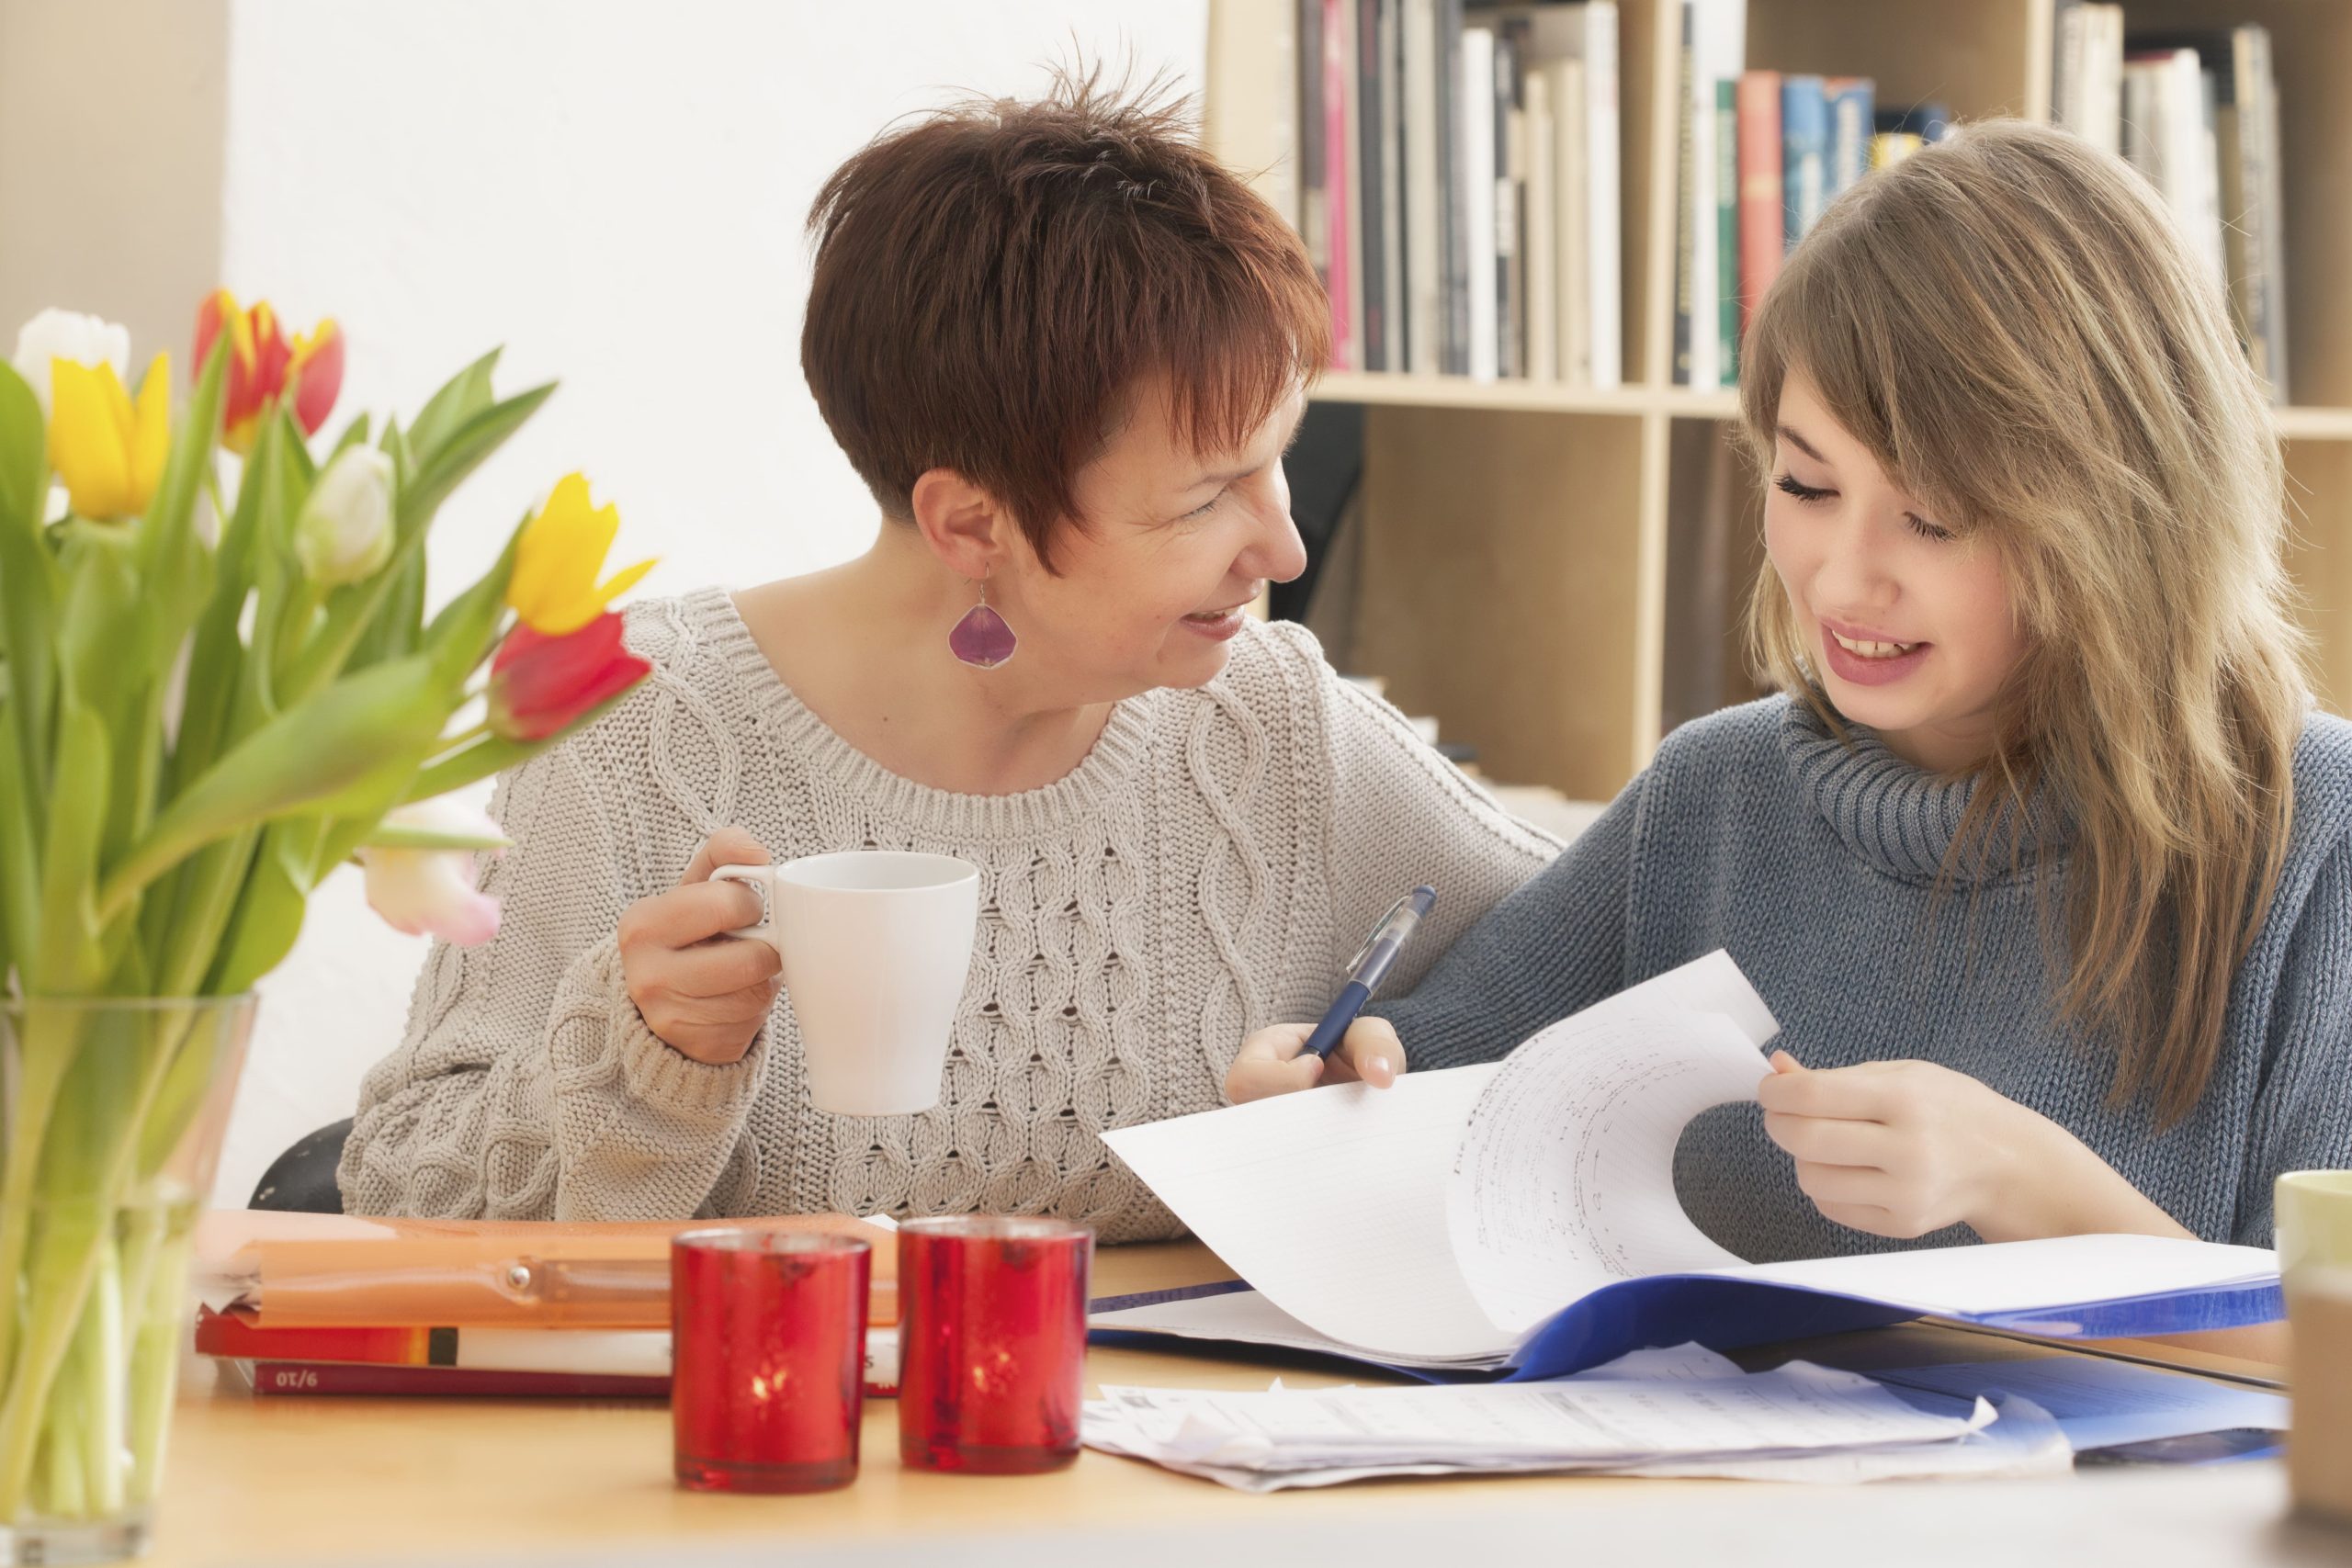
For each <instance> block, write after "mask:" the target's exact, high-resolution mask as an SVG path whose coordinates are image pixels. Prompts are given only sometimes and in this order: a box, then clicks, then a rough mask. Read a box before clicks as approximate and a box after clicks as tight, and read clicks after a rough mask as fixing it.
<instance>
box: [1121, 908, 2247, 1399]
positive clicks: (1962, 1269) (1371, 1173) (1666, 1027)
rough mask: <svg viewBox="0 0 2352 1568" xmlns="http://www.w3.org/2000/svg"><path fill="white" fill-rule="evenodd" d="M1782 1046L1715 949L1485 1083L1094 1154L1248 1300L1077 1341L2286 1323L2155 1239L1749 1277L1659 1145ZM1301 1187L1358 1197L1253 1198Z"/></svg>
mask: <svg viewBox="0 0 2352 1568" xmlns="http://www.w3.org/2000/svg"><path fill="white" fill-rule="evenodd" d="M1778 1028H1779V1026H1778V1024H1777V1022H1776V1021H1774V1019H1773V1017H1772V1015H1771V1012H1770V1009H1769V1008H1768V1007H1767V1006H1766V1005H1765V1003H1764V1000H1763V998H1760V997H1758V995H1757V994H1756V992H1755V990H1754V988H1753V987H1750V986H1749V985H1748V983H1747V979H1746V977H1745V976H1742V975H1741V973H1740V971H1739V969H1738V966H1737V965H1736V964H1734V963H1733V962H1732V960H1731V959H1730V957H1729V956H1728V955H1726V954H1724V953H1720V952H1718V953H1711V954H1709V955H1707V956H1706V957H1704V958H1701V959H1698V960H1696V961H1694V962H1692V963H1691V964H1684V965H1683V966H1681V967H1680V968H1678V969H1674V970H1669V971H1668V972H1667V973H1665V974H1663V975H1660V976H1656V977H1654V978H1652V979H1649V980H1646V981H1644V982H1643V983H1641V984H1640V985H1637V986H1634V987H1630V988H1629V989H1627V990H1625V991H1623V992H1621V993H1620V994H1619V995H1618V996H1616V997H1614V998H1611V999H1610V1000H1608V1001H1604V1002H1601V1003H1600V1004H1599V1005H1597V1006H1594V1007H1591V1008H1588V1009H1586V1010H1584V1011H1582V1012H1579V1013H1577V1014H1575V1015H1573V1016H1571V1017H1569V1018H1566V1019H1563V1020H1561V1021H1558V1022H1556V1023H1554V1024H1551V1025H1549V1026H1547V1027H1546V1028H1544V1029H1543V1030H1541V1031H1539V1032H1536V1033H1535V1034H1533V1035H1532V1036H1531V1037H1530V1038H1529V1039H1527V1040H1526V1041H1524V1042H1522V1043H1520V1044H1519V1045H1518V1047H1517V1048H1516V1049H1514V1050H1513V1051H1512V1052H1511V1053H1510V1055H1508V1056H1506V1057H1505V1058H1504V1059H1503V1060H1502V1061H1501V1062H1499V1063H1488V1064H1483V1065H1479V1066H1468V1067H1452V1068H1445V1069H1442V1070H1438V1071H1428V1072H1419V1073H1408V1074H1407V1075H1406V1076H1405V1077H1402V1078H1400V1079H1398V1080H1397V1085H1396V1087H1395V1088H1392V1089H1366V1088H1365V1087H1364V1086H1363V1085H1356V1084H1349V1085H1341V1086H1339V1087H1337V1088H1333V1089H1321V1090H1317V1092H1315V1093H1313V1094H1295V1095H1281V1096H1277V1097H1275V1098H1273V1099H1271V1100H1256V1101H1253V1102H1251V1103H1250V1104H1247V1105H1239V1106H1234V1107H1231V1108H1228V1109H1227V1110H1222V1111H1205V1112H1202V1113H1200V1114H1197V1115H1193V1116H1180V1117H1174V1118H1171V1119H1170V1120H1168V1121H1163V1122H1152V1123H1149V1124H1148V1125H1144V1126H1137V1127H1126V1128H1121V1129H1117V1130H1115V1131H1114V1132H1111V1133H1108V1134H1105V1135H1104V1136H1105V1138H1106V1140H1107V1141H1108V1142H1109V1143H1110V1145H1112V1147H1113V1149H1114V1151H1115V1152H1116V1153H1117V1154H1118V1156H1120V1158H1121V1159H1123V1160H1125V1162H1126V1164H1127V1166H1128V1168H1130V1169H1132V1170H1134V1171H1135V1173H1136V1175H1137V1176H1138V1177H1139V1178H1141V1179H1142V1180H1143V1181H1144V1183H1145V1184H1146V1185H1147V1186H1148V1187H1149V1188H1150V1189H1151V1190H1152V1191H1153V1193H1154V1194H1155V1195H1157V1196H1158V1197H1159V1200H1160V1201H1162V1202H1163V1203H1165V1204H1166V1205H1167V1206H1168V1208H1169V1209H1170V1212H1171V1213H1174V1214H1175V1215H1176V1216H1177V1217H1178V1218H1179V1219H1180V1220H1182V1222H1183V1223H1184V1224H1185V1225H1186V1226H1187V1227H1188V1228H1190V1229H1191V1230H1192V1232H1193V1235H1196V1236H1198V1237H1199V1238H1200V1239H1201V1240H1202V1241H1203V1242H1204V1243H1205V1244H1206V1245H1207V1246H1208V1247H1211V1248H1212V1249H1213V1250H1214V1251H1215V1252H1216V1255H1217V1256H1218V1257H1219V1258H1222V1259H1223V1260H1224V1261H1225V1262H1226V1263H1227V1264H1228V1265H1230V1266H1231V1267H1232V1268H1233V1269H1235V1270H1236V1271H1237V1272H1238V1274H1239V1275H1240V1276H1241V1281H1246V1283H1242V1282H1241V1281H1236V1282H1231V1283H1228V1284H1227V1285H1225V1286H1223V1287H1221V1288H1220V1287H1210V1288H1208V1289H1206V1290H1196V1291H1193V1292H1169V1293H1166V1294H1165V1295H1163V1296H1162V1297H1161V1298H1160V1299H1158V1300H1154V1301H1148V1302H1144V1303H1137V1304H1136V1305H1133V1306H1126V1307H1117V1308H1114V1307H1113V1306H1112V1304H1111V1303H1104V1306H1103V1310H1098V1311H1097V1312H1096V1313H1095V1314H1093V1316H1092V1317H1091V1323H1092V1325H1093V1327H1094V1329H1095V1330H1096V1332H1097V1333H1098V1335H1099V1334H1103V1333H1106V1332H1108V1333H1117V1332H1125V1333H1128V1334H1136V1335H1154V1336H1166V1335H1173V1336H1179V1337H1194V1338H1201V1339H1212V1340H1224V1341H1227V1342H1233V1343H1253V1344H1264V1345H1272V1346H1280V1347H1283V1348H1289V1349H1295V1350H1313V1351H1318V1352H1321V1353H1324V1354H1329V1355H1338V1356H1345V1357H1351V1358H1353V1359H1360V1360H1365V1361H1371V1362H1375V1363H1378V1364H1381V1365H1385V1366H1389V1367H1394V1368H1397V1369H1400V1370H1408V1371H1419V1372H1421V1373H1423V1374H1425V1375H1430V1376H1434V1377H1441V1378H1442V1377H1462V1376H1464V1375H1484V1376H1497V1375H1499V1376H1502V1377H1506V1378H1509V1379H1512V1380H1537V1379H1544V1378H1551V1377H1559V1376H1563V1375H1566V1374H1569V1373H1573V1372H1576V1371H1582V1370H1584V1369H1586V1368H1589V1367H1592V1366H1596V1365H1600V1364H1601V1363H1604V1362H1607V1361H1609V1360H1611V1359H1615V1358H1616V1357H1618V1356H1621V1355H1623V1354H1625V1353H1627V1352H1628V1351H1631V1350H1634V1349H1638V1348H1645V1347H1658V1346H1674V1345H1679V1344H1681V1343H1684V1342H1686V1341H1696V1342H1698V1343H1700V1344H1702V1345H1705V1346H1707V1347H1709V1348H1713V1349H1717V1350H1722V1349H1732V1348H1741V1347H1745V1346H1750V1345H1759V1344H1767V1343H1771V1342H1775V1341H1780V1340H1786V1339H1791V1338H1797V1337H1808V1336H1812V1335H1817V1334H1827V1333H1836V1332H1840V1331H1844V1330H1849V1329H1854V1328H1861V1327H1873V1326H1883V1325H1890V1324H1894V1323H1899V1322H1903V1321H1906V1320H1908V1319H1912V1318H1917V1317H1922V1316H1935V1317H1944V1318H1951V1319H1955V1320H1958V1321H1960V1322H1962V1323H1966V1324H1973V1325H1978V1326H1982V1327H1986V1328H1993V1329H1996V1330H2001V1331H2005V1332H2010V1333H2016V1334H2021V1335H2039V1336H2041V1337H2051V1338H2100V1337H2126V1336H2136V1335H2156V1334H2177V1333H2184V1332H2191V1331H2195V1330H2199V1329H2208V1328H2222V1327H2234V1326H2242V1325H2251V1324H2257V1323H2269V1322H2274V1321H2277V1320H2278V1318H2279V1317H2281V1316H2282V1315H2283V1311H2282V1303H2281V1300H2280V1294H2279V1287H2278V1259H2277V1258H2276V1257H2275V1256H2274V1255H2273V1254H2272V1252H2271V1251H2270V1249H2268V1248H2267V1247H2263V1248H2256V1247H2233V1246H2226V1245H2222V1244H2219V1243H2212V1242H2202V1241H2192V1240H2187V1239H2176V1238H2172V1237H2165V1236H2153V1235H2082V1236H2060V1237H2052V1238H2046V1239H2041V1240H2034V1241H2021V1242H2006V1243H1995V1244H1985V1245H1975V1246H1964V1247H1922V1248H1915V1249H1911V1250H1907V1251H1891V1252H1890V1251H1881V1252H1862V1253H1857V1254H1853V1255H1849V1256H1843V1257H1835V1258H1810V1259H1797V1260H1787V1261H1774V1262H1747V1261H1744V1260H1742V1259H1741V1258H1738V1257H1736V1255H1734V1254H1733V1253H1731V1252H1729V1251H1728V1250H1726V1249H1725V1248H1724V1247H1723V1246H1722V1245H1721V1244H1720V1243H1719V1242H1717V1241H1716V1240H1714V1239H1713V1237H1711V1236H1709V1235H1707V1234H1706V1233H1705V1232H1703V1231H1702V1230H1701V1229H1700V1228H1699V1226H1698V1225H1697V1224H1696V1223H1694V1222H1693V1221H1692V1220H1691V1217H1690V1216H1689V1215H1688V1214H1687V1213H1684V1212H1683V1209H1682V1207H1681V1205H1680V1203H1679V1201H1677V1199H1676V1196H1675V1184H1674V1149H1675V1144H1676V1135H1677V1134H1678V1132H1679V1129H1680V1128H1681V1127H1683V1126H1684V1125H1685V1124H1686V1123H1687V1122H1689V1121H1690V1120H1691V1118H1692V1117H1694V1116H1696V1115H1698V1114H1700V1113H1702V1111H1706V1110H1708V1109H1710V1108H1712V1107H1713V1106H1716V1105H1722V1104H1733V1103H1741V1102H1747V1103H1753V1101H1754V1100H1755V1098H1756V1093H1757V1086H1758V1083H1759V1082H1760V1081H1761V1080H1762V1079H1763V1078H1764V1077H1766V1076H1767V1074H1768V1073H1769V1072H1770V1065H1769V1063H1768V1062H1767V1060H1766V1058H1765V1055H1764V1052H1763V1048H1764V1046H1765V1045H1767V1044H1768V1043H1770V1041H1771V1040H1772V1038H1773V1037H1774V1035H1775V1034H1776V1033H1777V1032H1778ZM1317 1185H1320V1186H1322V1187H1325V1188H1328V1189H1329V1190H1340V1191H1345V1192H1347V1193H1349V1194H1350V1195H1351V1199H1352V1201H1351V1202H1350V1203H1348V1204H1346V1205H1343V1206H1341V1207H1340V1209H1338V1210H1335V1209H1333V1208H1332V1206H1330V1205H1328V1204H1327V1205H1320V1206H1316V1205H1300V1204H1283V1203H1274V1204H1269V1203H1268V1202H1266V1201H1265V1194H1266V1193H1267V1192H1268V1191H1270V1190H1272V1191H1289V1190H1300V1189H1302V1188H1304V1187H1310V1186H1317Z"/></svg>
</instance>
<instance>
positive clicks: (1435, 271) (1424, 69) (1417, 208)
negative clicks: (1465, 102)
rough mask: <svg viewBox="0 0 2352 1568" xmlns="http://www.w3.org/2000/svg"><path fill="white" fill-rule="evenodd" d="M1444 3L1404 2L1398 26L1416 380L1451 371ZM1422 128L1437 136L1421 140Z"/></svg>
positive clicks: (1409, 315) (1408, 329) (1410, 336)
mask: <svg viewBox="0 0 2352 1568" xmlns="http://www.w3.org/2000/svg"><path fill="white" fill-rule="evenodd" d="M1437 28H1438V4H1437V0H1404V13H1403V16H1402V17H1401V18H1400V20H1399V24H1398V37H1397V54H1398V62H1397V82H1398V86H1399V89H1400V93H1401V96H1402V99H1403V113H1402V118H1401V122H1400V124H1401V131H1400V139H1399V140H1400V144H1399V152H1400V154H1401V156H1402V157H1403V160H1404V166H1405V180H1404V206H1403V208H1402V209H1401V210H1402V227H1403V230H1404V268H1405V276H1404V287H1405V307H1404V308H1405V366H1404V367H1405V368H1406V369H1407V370H1409V371H1411V372H1412V373H1413V374H1414V375H1416V376H1435V375H1438V374H1439V373H1441V372H1442V371H1443V370H1445V369H1446V368H1447V365H1446V346H1445V337H1446V332H1445V315H1446V278H1445V254H1446V248H1447V235H1446V229H1447V226H1448V220H1449V217H1450V213H1449V209H1448V208H1447V207H1446V206H1445V204H1443V203H1442V202H1441V200H1440V199H1439V193H1440V192H1441V191H1442V190H1443V189H1444V188H1445V177H1444V175H1443V170H1444V168H1445V166H1446V161H1447V155H1448V152H1449V142H1450V140H1451V139H1450V137H1449V136H1448V135H1447V133H1446V130H1445V122H1444V119H1443V118H1442V109H1441V107H1440V106H1441V105H1443V106H1447V107H1451V105H1452V103H1453V95H1452V94H1451V93H1450V92H1446V91H1445V90H1444V89H1443V86H1442V83H1441V81H1440V79H1439V75H1438V67H1439V60H1438V39H1437ZM1417 127H1427V128H1429V130H1430V134H1428V135H1415V134H1414V130H1415V128H1417Z"/></svg>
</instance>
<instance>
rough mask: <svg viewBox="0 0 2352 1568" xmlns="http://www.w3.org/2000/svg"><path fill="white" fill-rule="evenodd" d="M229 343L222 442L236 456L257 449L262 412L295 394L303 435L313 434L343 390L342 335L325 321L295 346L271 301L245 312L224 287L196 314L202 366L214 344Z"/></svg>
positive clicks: (256, 303) (214, 292)
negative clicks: (273, 402)
mask: <svg viewBox="0 0 2352 1568" xmlns="http://www.w3.org/2000/svg"><path fill="white" fill-rule="evenodd" d="M223 329H226V330H227V331H228V333H230V338H229V384H228V387H227V388H226V389H225V390H224V391H223V393H222V405H221V410H220V444H221V445H222V446H226V447H228V448H229V450H230V451H232V452H239V453H243V452H250V451H252V450H253V446H254V433H255V432H256V431H257V430H258V429H259V428H260V425H261V415H262V411H263V410H264V409H266V408H267V407H268V406H269V404H270V402H271V400H274V399H277V398H283V397H289V396H290V397H291V398H292V400H293V407H294V417H295V418H296V419H297V420H299V421H300V423H301V426H302V434H305V435H314V434H317V433H318V429H319V426H321V425H322V424H324V423H326V420H327V414H328V413H329V412H331V411H332V410H333V409H334V400H335V398H336V396H337V395H338V394H340V393H341V392H342V390H343V333H342V331H341V330H340V329H338V328H337V327H336V326H335V324H334V321H321V322H320V323H319V324H318V325H317V326H315V327H313V328H312V329H311V331H310V333H308V334H307V335H305V336H302V337H298V338H296V339H295V340H294V342H293V343H292V344H288V342H287V341H286V329H285V326H284V324H283V323H282V322H280V321H278V319H277V311H276V310H273V309H272V308H271V306H270V303H269V301H268V300H266V299H263V300H257V301H255V302H254V307H253V309H252V310H240V309H239V308H238V306H237V297H236V296H235V295H233V294H232V293H230V292H229V291H228V290H227V289H225V288H216V289H214V290H213V291H212V292H211V293H210V294H209V295H208V296H206V298H205V301H204V303H203V305H202V306H201V307H199V308H198V310H197V313H196V363H197V367H198V369H201V368H202V367H203V365H204V362H205V359H206V356H207V355H209V354H210V353H211V352H212V344H213V340H214V339H216V338H218V337H219V336H220V333H221V332H222V330H223Z"/></svg>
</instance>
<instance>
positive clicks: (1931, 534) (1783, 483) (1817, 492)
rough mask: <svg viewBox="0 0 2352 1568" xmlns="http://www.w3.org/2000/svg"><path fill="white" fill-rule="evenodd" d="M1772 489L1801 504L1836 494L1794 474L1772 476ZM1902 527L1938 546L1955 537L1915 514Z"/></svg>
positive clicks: (1905, 517)
mask: <svg viewBox="0 0 2352 1568" xmlns="http://www.w3.org/2000/svg"><path fill="white" fill-rule="evenodd" d="M1772 488H1773V489H1775V490H1778V491H1781V493H1782V494H1784V495H1791V496H1794V497H1795V498H1796V499H1797V500H1799V501H1801V502H1816V501H1826V500H1827V499H1828V498H1829V497H1831V496H1833V495H1836V494H1837V493H1838V492H1837V491H1834V490H1821V489H1816V488H1815V487H1814V486H1812V485H1809V484H1800V483H1798V482H1797V478H1796V476H1795V475H1794V474H1777V475H1775V476H1773V479H1772ZM1903 525H1904V526H1905V527H1906V528H1908V529H1910V530H1911V531H1912V532H1913V533H1914V534H1917V535H1918V536H1919V537H1921V538H1923V539H1929V540H1933V541H1934V542H1936V543H1938V544H1944V543H1948V542H1950V541H1951V539H1952V538H1953V537H1954V535H1953V534H1952V531H1951V529H1949V528H1944V527H1939V526H1938V525H1935V524H1933V523H1930V522H1928V520H1927V519H1926V518H1924V517H1922V516H1920V515H1919V514H1918V513H1916V512H1906V513H1904V514H1903Z"/></svg>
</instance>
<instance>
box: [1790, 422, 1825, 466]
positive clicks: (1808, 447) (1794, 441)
mask: <svg viewBox="0 0 2352 1568" xmlns="http://www.w3.org/2000/svg"><path fill="white" fill-rule="evenodd" d="M1781 440H1783V441H1785V442H1787V443H1788V444H1789V445H1790V446H1793V447H1795V448H1796V449H1797V450H1798V451H1800V452H1802V453H1804V455H1805V456H1806V457H1810V458H1812V459H1813V460H1814V461H1815V462H1816V463H1826V462H1827V461H1829V459H1828V458H1826V457H1823V456H1822V455H1821V454H1820V453H1819V452H1817V451H1815V449H1814V445H1813V443H1812V442H1810V441H1807V440H1806V439H1805V438H1804V436H1802V435H1799V434H1797V433H1796V431H1795V430H1794V429H1793V428H1792V427H1791V426H1789V425H1785V424H1784V425H1782V426H1781Z"/></svg>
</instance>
